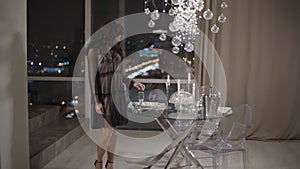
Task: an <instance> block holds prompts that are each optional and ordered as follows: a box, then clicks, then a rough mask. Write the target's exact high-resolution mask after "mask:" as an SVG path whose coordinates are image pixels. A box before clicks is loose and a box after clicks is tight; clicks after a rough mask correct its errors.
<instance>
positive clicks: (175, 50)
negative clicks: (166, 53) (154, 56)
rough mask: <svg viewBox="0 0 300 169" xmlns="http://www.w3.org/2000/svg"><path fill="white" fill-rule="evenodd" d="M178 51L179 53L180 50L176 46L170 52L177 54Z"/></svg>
mask: <svg viewBox="0 0 300 169" xmlns="http://www.w3.org/2000/svg"><path fill="white" fill-rule="evenodd" d="M179 51H180V49H179V47H178V46H174V47H173V48H172V52H173V53H174V54H178V53H179Z"/></svg>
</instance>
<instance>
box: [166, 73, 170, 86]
mask: <svg viewBox="0 0 300 169" xmlns="http://www.w3.org/2000/svg"><path fill="white" fill-rule="evenodd" d="M167 83H168V84H170V75H168V76H167Z"/></svg>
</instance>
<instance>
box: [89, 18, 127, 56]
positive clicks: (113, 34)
mask: <svg viewBox="0 0 300 169" xmlns="http://www.w3.org/2000/svg"><path fill="white" fill-rule="evenodd" d="M122 35H123V26H122V25H121V24H120V23H118V22H116V21H112V22H109V23H108V25H104V27H102V28H101V29H99V30H98V31H96V32H95V33H94V34H93V35H92V36H91V39H90V42H89V44H88V47H87V49H88V50H89V49H90V48H96V49H97V50H99V52H100V53H102V52H105V51H108V50H110V49H109V48H112V47H113V46H114V45H116V44H115V43H116V41H115V39H116V38H117V37H118V36H122ZM88 50H87V51H88Z"/></svg>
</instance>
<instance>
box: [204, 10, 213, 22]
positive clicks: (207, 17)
mask: <svg viewBox="0 0 300 169" xmlns="http://www.w3.org/2000/svg"><path fill="white" fill-rule="evenodd" d="M213 16H214V14H213V12H212V11H211V10H210V9H207V10H206V11H204V12H203V18H204V19H205V20H211V19H212V18H213Z"/></svg>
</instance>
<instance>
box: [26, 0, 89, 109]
mask: <svg viewBox="0 0 300 169" xmlns="http://www.w3.org/2000/svg"><path fill="white" fill-rule="evenodd" d="M27 9H28V10H27V11H28V15H27V20H28V22H27V23H28V24H27V25H28V29H27V30H28V36H27V39H28V44H27V45H28V46H27V51H28V53H27V68H28V69H27V71H28V79H29V81H28V92H29V102H30V103H29V104H30V105H45V104H60V103H61V102H63V103H69V102H70V101H72V91H71V87H72V86H71V76H72V74H73V68H74V64H75V61H76V59H77V56H78V53H79V52H80V50H81V47H82V46H83V44H84V9H85V7H84V0H42V1H40V0H28V1H27Z"/></svg>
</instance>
